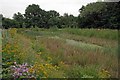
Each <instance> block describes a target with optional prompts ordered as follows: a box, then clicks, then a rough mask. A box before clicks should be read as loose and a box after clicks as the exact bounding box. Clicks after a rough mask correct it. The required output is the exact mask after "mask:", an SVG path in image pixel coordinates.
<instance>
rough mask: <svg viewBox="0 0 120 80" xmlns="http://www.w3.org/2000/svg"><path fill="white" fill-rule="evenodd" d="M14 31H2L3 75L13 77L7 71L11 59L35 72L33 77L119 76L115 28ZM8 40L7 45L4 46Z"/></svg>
mask: <svg viewBox="0 0 120 80" xmlns="http://www.w3.org/2000/svg"><path fill="white" fill-rule="evenodd" d="M15 30H16V29H11V30H5V31H4V34H3V36H4V39H3V43H4V44H3V58H4V60H3V63H4V64H5V66H7V67H4V66H3V68H4V69H5V70H4V72H3V74H4V76H3V77H13V76H12V73H11V72H9V71H8V70H9V67H10V66H14V64H13V63H14V62H17V63H18V64H22V63H28V64H29V65H30V66H31V67H29V69H30V70H34V71H36V72H34V73H31V75H32V76H33V77H34V78H36V77H40V78H43V77H47V78H63V77H66V78H75V77H76V78H109V77H111V78H116V77H117V75H118V74H117V73H118V64H117V61H118V60H117V58H118V56H117V50H118V46H117V36H116V35H117V31H116V30H108V29H107V30H97V29H39V28H33V29H32V28H31V29H17V30H16V31H15ZM111 32H112V33H113V34H112V35H111ZM5 33H6V34H7V33H9V35H6V34H5ZM8 42H9V43H10V46H6V44H8ZM14 43H16V44H14ZM15 46H18V47H17V48H15ZM4 49H7V50H6V51H4ZM15 50H16V51H15ZM13 51H15V52H13ZM8 52H9V53H8ZM8 55H9V56H8ZM6 60H9V62H11V63H12V64H8V63H7V62H6ZM48 65H49V66H48ZM40 66H42V67H40ZM6 69H8V70H6ZM22 77H26V76H22Z"/></svg>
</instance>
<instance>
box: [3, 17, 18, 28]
mask: <svg viewBox="0 0 120 80" xmlns="http://www.w3.org/2000/svg"><path fill="white" fill-rule="evenodd" d="M18 25H19V23H18V22H17V21H15V20H13V19H9V18H4V17H3V18H2V26H3V28H5V29H8V28H18Z"/></svg>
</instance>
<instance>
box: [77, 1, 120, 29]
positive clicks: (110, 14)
mask: <svg viewBox="0 0 120 80" xmlns="http://www.w3.org/2000/svg"><path fill="white" fill-rule="evenodd" d="M118 11H119V6H118V3H116V2H114V3H102V2H95V3H90V4H87V5H86V6H83V7H82V8H81V9H79V12H80V14H79V16H78V26H79V27H80V28H110V29H117V28H118V25H119V24H120V23H119V22H118V19H117V18H118V16H119V14H118V13H119V12H118Z"/></svg>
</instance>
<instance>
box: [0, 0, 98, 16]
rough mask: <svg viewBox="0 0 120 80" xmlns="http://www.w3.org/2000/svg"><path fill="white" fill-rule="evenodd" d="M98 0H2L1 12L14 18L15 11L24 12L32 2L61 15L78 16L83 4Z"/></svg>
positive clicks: (0, 4) (0, 0)
mask: <svg viewBox="0 0 120 80" xmlns="http://www.w3.org/2000/svg"><path fill="white" fill-rule="evenodd" d="M96 1H97V0H0V14H1V13H2V14H3V15H4V16H5V17H9V18H12V16H13V14H14V13H17V12H20V13H22V14H24V12H25V9H26V7H27V6H28V5H30V4H38V5H39V6H40V8H42V9H44V10H46V11H49V10H56V11H57V12H59V13H60V14H61V15H63V14H64V13H68V14H73V15H74V16H77V15H78V14H79V12H78V10H79V9H80V8H81V6H82V5H86V4H87V3H90V2H96Z"/></svg>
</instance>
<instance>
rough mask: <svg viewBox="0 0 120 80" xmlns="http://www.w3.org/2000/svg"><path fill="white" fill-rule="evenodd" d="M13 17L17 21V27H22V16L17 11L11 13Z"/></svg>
mask: <svg viewBox="0 0 120 80" xmlns="http://www.w3.org/2000/svg"><path fill="white" fill-rule="evenodd" d="M13 19H14V20H15V21H17V22H18V23H19V27H20V28H22V27H23V24H24V16H23V15H22V14H21V13H20V12H18V13H17V14H16V13H15V14H14V15H13Z"/></svg>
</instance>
